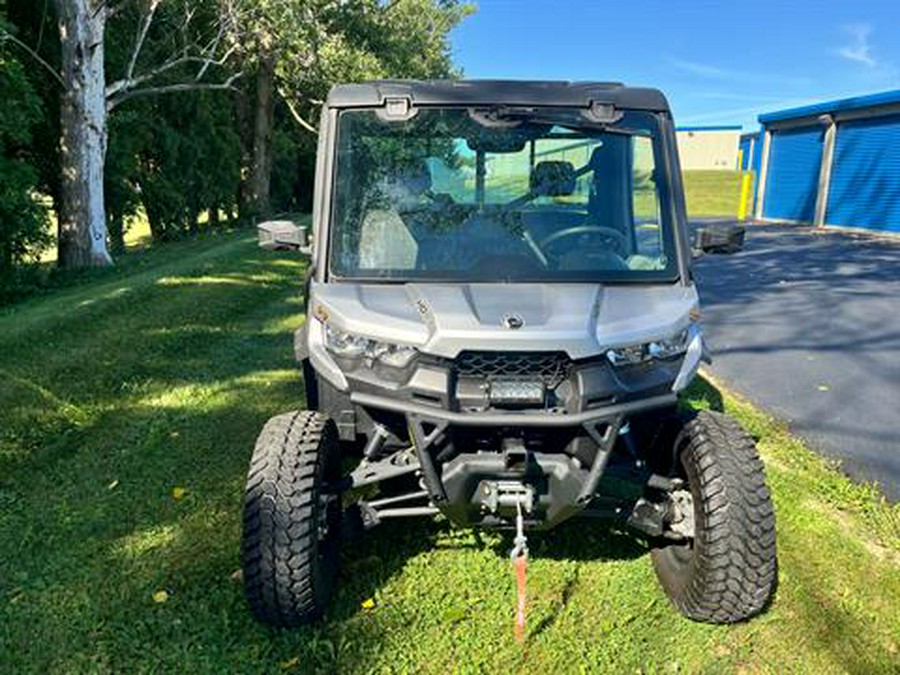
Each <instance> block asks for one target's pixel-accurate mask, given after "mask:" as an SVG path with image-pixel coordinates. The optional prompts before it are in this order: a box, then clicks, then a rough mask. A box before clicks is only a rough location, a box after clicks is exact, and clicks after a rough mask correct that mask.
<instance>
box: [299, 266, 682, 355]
mask: <svg viewBox="0 0 900 675" xmlns="http://www.w3.org/2000/svg"><path fill="white" fill-rule="evenodd" d="M311 300H312V302H311V307H312V316H314V317H319V318H324V319H325V320H327V321H328V323H329V324H331V325H334V326H335V327H337V328H340V329H343V330H346V331H349V332H352V333H358V334H360V335H365V336H367V337H371V338H374V339H376V340H383V341H386V342H394V343H401V344H410V345H414V346H416V347H418V348H419V349H420V350H421V351H422V352H424V353H427V354H434V355H436V356H444V357H448V358H454V357H455V356H456V355H457V354H458V353H459V352H460V351H462V350H465V349H477V350H510V351H558V350H560V351H565V352H567V353H568V355H569V356H570V357H571V358H573V359H580V358H585V357H589V356H594V355H596V354H598V353H600V352H602V351H605V350H606V349H609V348H610V347H617V346H622V345H628V344H635V343H638V342H648V341H650V340H654V339H659V338H664V337H668V336H671V335H672V334H673V333H675V332H677V331H679V330H681V329H682V328H685V327H687V325H688V324H689V322H690V311H691V309H692V308H693V307H695V306H696V304H697V293H696V290H695V289H694V287H693V286H688V287H685V286H682V285H680V284H666V285H637V284H635V285H630V286H610V285H598V284H563V283H555V284H508V283H491V284H449V283H408V284H353V283H330V284H321V283H315V282H314V283H313V284H312V288H311ZM508 316H512V317H515V318H518V319H521V320H522V325H521V327H520V328H518V329H512V328H510V327H508V323H509V322H507V321H504V317H508ZM514 323H515V321H514Z"/></svg>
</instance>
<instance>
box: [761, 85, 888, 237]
mask: <svg viewBox="0 0 900 675" xmlns="http://www.w3.org/2000/svg"><path fill="white" fill-rule="evenodd" d="M759 121H760V123H761V124H762V133H761V146H762V152H761V153H760V154H761V164H760V169H759V180H758V182H757V194H756V211H755V214H756V217H757V218H760V219H762V220H769V221H777V222H797V223H809V224H815V225H836V226H841V227H855V228H864V229H870V230H885V231H893V232H900V90H895V91H888V92H884V93H880V94H872V95H869V96H858V97H855V98H846V99H841V100H838V101H829V102H826V103H819V104H815V105H809V106H803V107H801V108H792V109H790V110H781V111H778V112H773V113H767V114H764V115H760V116H759Z"/></svg>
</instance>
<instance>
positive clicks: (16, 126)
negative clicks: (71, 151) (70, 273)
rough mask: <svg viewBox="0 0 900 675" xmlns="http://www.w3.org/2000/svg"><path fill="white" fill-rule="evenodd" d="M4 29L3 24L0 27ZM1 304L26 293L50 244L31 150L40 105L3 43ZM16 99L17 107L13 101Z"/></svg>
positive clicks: (0, 66)
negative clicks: (24, 287)
mask: <svg viewBox="0 0 900 675" xmlns="http://www.w3.org/2000/svg"><path fill="white" fill-rule="evenodd" d="M0 28H2V24H0ZM0 101H3V111H2V114H0V303H2V302H3V301H4V300H8V299H9V298H10V297H14V296H15V295H16V294H18V293H19V292H21V290H22V289H21V288H20V287H21V286H22V285H23V284H27V283H28V282H29V277H30V276H32V274H33V270H29V269H27V268H23V267H22V265H23V263H27V262H33V261H34V260H35V259H36V258H37V257H38V256H39V255H40V252H41V250H42V249H43V248H45V247H46V246H47V245H49V243H50V241H49V236H48V234H47V232H48V227H49V221H48V214H47V208H46V206H45V205H44V204H43V203H42V202H41V199H40V196H39V195H38V193H37V187H38V181H39V173H38V170H37V168H36V167H35V164H34V161H33V158H32V156H31V154H30V151H29V146H30V143H31V140H32V135H31V134H32V128H33V127H34V125H35V124H36V123H37V121H38V120H39V119H40V117H41V108H40V101H39V99H38V97H37V96H36V95H35V93H34V90H33V89H32V87H31V84H30V82H29V81H28V79H27V77H26V76H25V70H24V68H23V67H22V64H21V63H20V62H19V61H18V60H17V59H15V58H14V57H13V56H12V55H11V54H9V52H8V51H7V50H6V49H5V48H4V45H2V44H0ZM11 101H15V104H14V105H9V104H8V102H11Z"/></svg>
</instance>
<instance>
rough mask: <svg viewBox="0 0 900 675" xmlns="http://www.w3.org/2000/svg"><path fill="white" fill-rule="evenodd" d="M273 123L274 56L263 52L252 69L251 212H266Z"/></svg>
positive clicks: (268, 202) (268, 208)
mask: <svg viewBox="0 0 900 675" xmlns="http://www.w3.org/2000/svg"><path fill="white" fill-rule="evenodd" d="M274 124H275V57H274V56H273V55H272V54H266V55H264V56H263V58H261V59H260V62H259V69H258V70H257V72H256V117H255V120H254V124H253V161H252V163H251V165H250V170H251V175H250V201H251V208H252V210H253V215H256V216H267V215H269V212H270V208H271V207H270V201H269V188H270V178H271V176H272V127H273V126H274Z"/></svg>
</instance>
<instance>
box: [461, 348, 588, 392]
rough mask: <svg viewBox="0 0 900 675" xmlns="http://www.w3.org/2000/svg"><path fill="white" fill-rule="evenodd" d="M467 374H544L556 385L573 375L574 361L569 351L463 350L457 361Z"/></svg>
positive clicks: (543, 377)
mask: <svg viewBox="0 0 900 675" xmlns="http://www.w3.org/2000/svg"><path fill="white" fill-rule="evenodd" d="M454 367H455V368H456V372H457V374H459V375H461V376H464V377H481V378H485V379H489V380H490V379H493V378H499V377H503V378H540V379H541V380H542V381H543V382H544V384H545V385H546V386H547V387H550V388H553V387H555V386H556V385H558V384H559V383H560V382H562V381H563V380H564V379H565V378H566V377H568V376H569V371H570V369H571V368H572V361H571V359H569V357H568V356H567V355H566V353H565V352H474V351H465V352H460V354H459V356H457V357H456V360H455V361H454Z"/></svg>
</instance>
